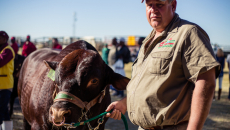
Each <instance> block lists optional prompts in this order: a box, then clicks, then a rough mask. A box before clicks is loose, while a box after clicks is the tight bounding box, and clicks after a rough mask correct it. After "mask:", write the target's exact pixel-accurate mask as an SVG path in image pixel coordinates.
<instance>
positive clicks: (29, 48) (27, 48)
mask: <svg viewBox="0 0 230 130" xmlns="http://www.w3.org/2000/svg"><path fill="white" fill-rule="evenodd" d="M35 50H37V48H36V47H35V46H34V44H33V43H32V42H30V36H29V35H28V36H27V37H26V42H25V43H24V45H23V47H22V55H23V56H25V57H27V56H28V55H29V54H30V53H32V52H33V51H35Z"/></svg>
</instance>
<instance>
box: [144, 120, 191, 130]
mask: <svg viewBox="0 0 230 130" xmlns="http://www.w3.org/2000/svg"><path fill="white" fill-rule="evenodd" d="M184 124H188V121H183V122H180V123H179V124H177V125H164V126H153V127H151V128H144V129H145V130H163V129H166V128H170V127H175V126H180V125H184Z"/></svg>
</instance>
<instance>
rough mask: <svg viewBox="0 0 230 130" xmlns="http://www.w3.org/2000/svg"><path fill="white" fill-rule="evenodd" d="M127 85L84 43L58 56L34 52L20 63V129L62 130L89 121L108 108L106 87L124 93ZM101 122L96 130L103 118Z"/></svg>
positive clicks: (80, 129)
mask: <svg viewBox="0 0 230 130" xmlns="http://www.w3.org/2000/svg"><path fill="white" fill-rule="evenodd" d="M50 70H55V76H54V77H55V78H54V81H53V80H51V78H49V77H48V76H47V75H48V73H49V72H50ZM128 82H129V79H128V78H126V77H123V76H121V75H119V74H117V73H114V72H113V71H112V69H111V68H110V67H108V66H107V65H106V64H105V63H104V61H103V60H102V58H101V56H100V55H99V53H98V52H97V51H96V49H95V48H94V47H93V46H91V45H90V44H89V43H87V42H85V41H77V42H75V43H72V44H70V45H69V46H67V47H66V48H65V49H64V50H62V51H61V52H60V53H58V52H55V51H51V50H49V49H41V50H38V51H35V52H34V53H32V54H30V56H29V57H27V58H26V60H25V61H24V63H23V66H22V69H21V72H20V77H19V83H18V96H19V101H20V104H21V108H22V113H23V115H24V127H25V129H26V130H27V129H31V130H51V129H59V128H62V129H66V128H65V127H64V126H63V125H64V124H68V123H72V122H75V123H77V122H79V121H84V120H87V119H90V118H92V117H94V116H96V115H99V114H100V113H102V112H104V111H105V110H106V108H107V106H108V105H109V104H110V102H111V98H110V94H109V87H108V85H109V84H112V85H113V86H114V87H115V88H117V89H119V90H124V89H125V88H126V85H127V84H128ZM63 95H64V96H63ZM55 97H56V98H55ZM54 98H55V100H53V99H54ZM83 113H85V114H83ZM104 120H105V121H104V122H103V123H102V124H101V125H100V127H99V129H100V130H103V129H104V126H105V122H106V120H107V118H105V119H104ZM97 126H98V121H97V120H94V121H92V122H90V124H88V125H82V126H78V127H77V128H73V129H75V130H87V129H89V128H90V129H91V128H93V127H97Z"/></svg>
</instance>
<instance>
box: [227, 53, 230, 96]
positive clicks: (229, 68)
mask: <svg viewBox="0 0 230 130" xmlns="http://www.w3.org/2000/svg"><path fill="white" fill-rule="evenodd" d="M227 63H228V70H229V73H228V74H229V76H228V77H229V91H228V100H230V54H228V56H227Z"/></svg>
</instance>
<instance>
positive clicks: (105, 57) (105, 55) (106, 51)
mask: <svg viewBox="0 0 230 130" xmlns="http://www.w3.org/2000/svg"><path fill="white" fill-rule="evenodd" d="M101 53H102V59H103V60H104V62H105V63H106V64H108V55H109V48H108V44H105V45H104V47H103V48H102V52H101Z"/></svg>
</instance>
